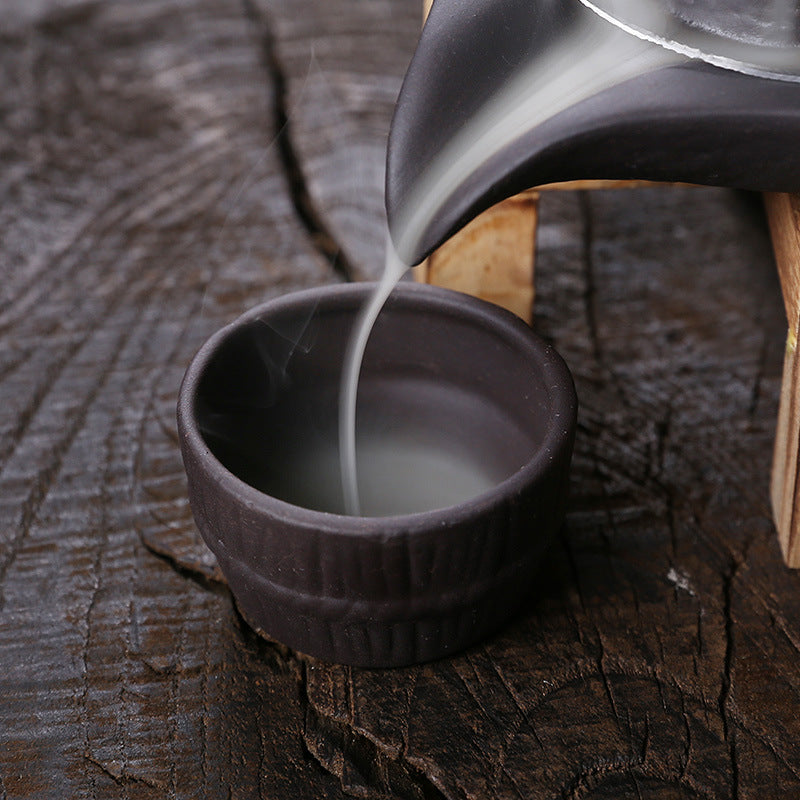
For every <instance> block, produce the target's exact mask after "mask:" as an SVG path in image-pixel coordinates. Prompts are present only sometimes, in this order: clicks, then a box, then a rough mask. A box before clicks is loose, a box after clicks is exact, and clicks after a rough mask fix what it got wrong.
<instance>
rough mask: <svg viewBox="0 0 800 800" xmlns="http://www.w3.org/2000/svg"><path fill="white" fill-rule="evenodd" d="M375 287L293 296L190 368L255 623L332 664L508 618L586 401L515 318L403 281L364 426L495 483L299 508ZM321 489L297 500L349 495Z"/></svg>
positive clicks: (195, 439) (191, 423)
mask: <svg viewBox="0 0 800 800" xmlns="http://www.w3.org/2000/svg"><path fill="white" fill-rule="evenodd" d="M369 291H370V286H369V285H364V284H360V285H346V286H331V287H324V288H320V289H312V290H310V291H305V292H299V293H296V294H291V295H287V296H285V297H282V298H280V299H277V300H274V301H272V302H269V303H267V304H265V305H263V306H260V307H258V308H255V309H253V310H252V311H250V312H248V313H247V314H245V315H244V316H242V317H241V318H240V319H238V320H237V321H236V322H234V323H232V324H231V325H229V326H228V327H226V328H224V329H222V330H221V331H219V332H218V333H217V334H215V335H214V336H212V337H211V339H209V341H208V342H207V343H206V344H205V345H204V346H203V347H202V348H201V350H200V351H199V352H198V354H197V355H196V356H195V358H194V360H193V361H192V363H191V365H190V366H189V369H188V371H187V373H186V376H185V378H184V381H183V384H182V386H181V391H180V398H179V402H178V426H179V432H180V443H181V450H182V453H183V459H184V464H185V467H186V473H187V475H188V479H189V499H190V502H191V506H192V511H193V513H194V517H195V520H196V522H197V526H198V528H199V530H200V533H201V534H202V536H203V538H204V540H205V541H206V543H207V544H208V546H209V547H210V548H211V550H212V551H213V552H214V554H215V555H216V557H217V559H218V561H219V564H220V567H221V568H222V571H223V572H224V574H225V576H226V578H227V580H228V582H229V584H230V588H231V590H232V592H233V594H234V596H235V598H236V600H237V603H238V605H239V607H240V609H241V611H242V612H243V614H244V616H245V617H246V618H247V620H248V621H249V622H250V623H251V624H252V625H253V626H254V627H255V628H256V629H258V630H259V631H260V632H262V633H264V634H266V635H268V636H269V637H271V638H274V639H277V640H278V641H280V642H282V643H284V644H286V645H289V646H290V647H292V648H294V649H296V650H299V651H301V652H303V653H306V654H308V655H311V656H315V657H318V658H321V659H324V660H328V661H333V662H338V663H345V664H353V665H360V666H371V667H377V666H401V665H406V664H411V663H416V662H421V661H427V660H430V659H434V658H439V657H441V656H444V655H446V654H450V653H454V652H456V651H458V650H460V649H462V648H464V647H466V646H467V645H469V644H472V643H473V642H476V641H477V640H479V639H480V638H482V637H484V636H485V635H487V634H489V633H490V632H492V631H494V630H496V629H497V628H498V627H499V626H500V625H501V624H502V623H504V622H505V621H506V620H507V619H508V618H509V617H510V616H511V615H512V614H513V613H514V612H515V611H516V610H517V609H518V608H519V605H520V603H521V601H522V600H523V599H524V598H525V596H526V595H527V594H528V592H529V591H530V590H531V588H532V586H534V585H535V573H536V570H537V567H538V565H539V562H540V560H541V557H542V553H543V551H544V550H545V548H546V546H547V544H548V542H549V540H550V539H551V537H552V535H553V533H554V532H555V531H556V530H557V529H558V527H559V525H560V524H561V522H562V519H563V515H564V506H565V495H566V490H567V482H568V472H569V464H570V459H571V455H572V444H573V437H574V431H575V421H576V409H577V401H576V397H575V389H574V386H573V382H572V378H571V376H570V373H569V371H568V369H567V367H566V365H565V364H564V362H563V360H562V359H561V357H560V356H559V355H558V354H557V353H556V352H555V350H554V349H553V348H552V347H551V346H550V345H548V344H546V343H545V342H543V341H542V340H541V339H540V338H538V337H537V336H536V335H535V334H534V333H533V332H532V331H531V330H530V329H529V328H528V327H527V326H526V325H525V324H523V323H522V322H521V321H520V320H518V319H517V318H516V317H514V316H513V315H512V314H510V313H508V312H505V311H503V310H501V309H498V308H496V307H495V306H491V305H489V304H487V303H484V302H482V301H479V300H476V299H474V298H471V297H468V296H466V295H462V294H458V293H455V292H449V291H445V290H439V289H433V288H432V287H428V286H416V285H414V284H410V283H402V284H401V285H400V286H398V288H397V289H396V290H395V292H394V293H393V294H392V296H391V297H390V299H389V301H388V303H387V304H386V307H385V308H384V310H383V311H382V312H381V314H380V316H379V318H378V322H377V324H376V326H375V329H374V330H373V333H372V336H371V338H370V341H369V344H368V347H367V352H366V356H365V360H364V364H363V368H362V373H361V382H360V384H359V396H358V397H359V405H358V429H359V433H360V434H364V435H367V436H370V437H372V439H373V441H381V437H384V436H385V437H387V441H389V440H392V441H394V439H393V438H392V437H396V436H397V435H398V434H401V435H402V436H403V437H404V440H414V441H417V442H424V443H425V444H426V446H427V445H434V446H436V447H439V448H441V449H442V450H444V451H448V452H451V453H452V454H453V455H454V457H455V458H456V459H457V460H460V459H464V460H465V462H469V463H471V464H473V465H474V466H476V467H479V468H480V469H481V470H483V471H484V473H485V474H486V475H489V476H490V477H491V483H492V485H491V486H490V488H488V489H486V490H484V491H481V492H480V493H479V494H478V495H477V496H474V497H470V498H469V499H466V500H464V501H462V502H459V503H457V504H455V505H450V506H449V507H446V508H438V509H435V510H431V511H417V512H414V513H406V514H403V513H401V514H395V515H393V516H383V517H378V516H375V517H369V516H362V517H355V516H347V515H345V514H343V513H333V512H332V511H331V510H318V509H317V510H315V509H314V508H310V507H304V503H305V499H306V498H307V497H308V496H309V495H308V491H307V489H308V487H307V486H304V484H305V483H306V482H307V480H306V479H307V477H308V474H309V473H314V472H315V471H316V465H314V464H311V463H310V462H309V463H306V464H305V466H304V464H303V457H302V454H304V453H305V454H311V453H315V452H323V451H324V448H325V447H327V448H328V450H329V451H330V450H333V451H334V452H335V451H336V445H335V441H336V435H337V434H336V431H337V410H338V392H339V380H340V372H341V367H342V361H343V356H344V351H345V348H346V344H347V339H348V336H349V334H350V331H351V328H352V326H353V322H354V320H355V318H356V315H357V313H358V311H359V309H360V308H361V306H362V304H363V303H364V301H365V299H366V298H367V296H368V294H369ZM320 448H322V450H321V449H320ZM298 454H301V455H298ZM308 458H313V456H308ZM372 477H374V476H372ZM336 480H338V477H337V478H336ZM339 490H340V486H339V485H338V484H337V486H336V491H335V492H333V494H335V495H337V496H338V493H339ZM312 494H313V493H312ZM323 494H324V493H323ZM319 495H320V493H319V492H317V493H316V495H314V496H312V497H311V498H310V499H311V502H308V503H305V505H306V506H310V505H314V504H322V507H323V508H333V509H334V510H335V511H338V510H339V508H338V507H337V506H336V503H337V502H338V501H337V500H336V498H334V499H333V500H330V501H327V500H325V498H322V499H320V496H319ZM398 500H399V502H400V508H402V498H398ZM326 503H329V505H327V506H326V505H325V504H326Z"/></svg>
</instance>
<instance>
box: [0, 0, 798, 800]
mask: <svg viewBox="0 0 800 800" xmlns="http://www.w3.org/2000/svg"><path fill="white" fill-rule="evenodd" d="M7 9H8V11H7V13H6V14H5V16H4V17H3V19H2V20H0V30H1V31H2V37H3V45H4V46H3V47H2V48H0V81H2V86H3V91H2V92H0V159H1V160H2V166H3V169H2V170H0V198H2V201H1V202H0V230H1V231H2V236H0V251H1V252H2V256H3V257H2V258H1V259H0V330H2V336H1V338H0V392H2V403H0V797H3V798H51V797H52V798H62V797H70V798H72V797H75V798H107V797H108V798H116V797H119V798H126V797H136V798H149V797H153V798H156V797H157V798H163V797H179V798H183V797H186V798H200V797H206V798H216V797H220V798H223V797H233V798H253V797H262V798H290V797H301V798H306V797H308V798H318V797H326V798H327V797H330V798H336V797H362V798H385V797H398V798H459V800H461V799H463V798H489V797H491V798H513V797H518V796H523V797H526V798H534V800H535V799H536V798H543V799H545V798H547V799H548V800H549V798H553V797H565V798H593V800H597V799H599V798H609V800H610V799H611V798H614V800H619V799H620V798H621V799H622V800H626V799H627V798H648V799H649V798H677V797H686V798H704V799H705V798H719V800H722V799H723V798H725V799H727V798H759V800H760V798H764V797H792V796H794V795H796V794H798V792H799V791H800V755H799V754H798V749H797V746H796V743H797V741H798V738H800V722H798V714H797V709H798V702H799V700H800V697H799V696H798V695H799V694H800V672H799V671H798V663H799V662H798V656H799V655H800V653H799V650H800V622H798V621H799V620H800V607H799V605H800V578H798V576H797V575H796V574H794V573H792V572H791V571H789V570H786V569H785V568H784V567H783V565H782V561H781V555H780V552H779V549H778V546H777V543H776V541H775V537H774V530H773V528H772V524H771V522H770V514H769V508H768V503H767V496H768V495H767V482H768V472H769V462H770V449H771V443H772V437H773V432H774V431H773V426H774V418H775V413H776V409H777V402H778V395H779V386H780V377H781V364H782V359H783V351H784V336H785V323H784V319H783V310H782V302H781V296H780V288H779V286H778V283H777V280H776V278H775V272H774V266H773V263H772V256H771V253H770V245H769V240H768V237H767V234H766V228H765V225H764V221H763V217H762V215H761V211H760V209H759V207H758V206H757V204H754V203H752V202H751V201H750V200H749V199H748V198H746V197H743V196H740V195H736V194H732V193H729V192H727V191H722V190H719V191H717V190H707V189H692V190H686V189H681V188H676V189H674V190H670V191H669V192H663V191H659V190H651V189H640V190H639V191H637V192H636V193H629V192H592V193H590V194H581V193H563V192H548V193H546V194H544V195H543V198H542V201H541V205H540V214H541V216H540V226H539V235H538V241H537V270H538V285H537V290H538V291H537V311H538V313H537V321H536V325H537V328H538V330H539V331H540V332H541V333H542V334H543V335H545V336H546V337H548V338H549V339H551V340H552V341H553V342H555V344H556V345H557V347H558V348H559V349H560V350H561V351H562V353H563V354H564V355H565V357H566V358H567V360H568V362H569V364H570V366H571V367H572V369H573V372H574V374H575V378H576V383H577V387H578V393H579V396H580V399H581V412H580V430H579V437H578V441H577V450H576V456H575V462H574V471H573V481H572V500H571V504H570V512H569V515H568V519H567V523H566V525H565V528H564V530H563V531H562V534H561V536H560V538H559V540H558V541H557V543H556V544H555V546H554V547H553V549H552V551H551V553H550V555H549V557H548V560H547V561H546V563H545V564H544V565H543V569H542V572H541V573H540V574H539V575H537V576H532V577H531V581H532V589H533V594H532V597H531V600H530V603H529V604H528V606H527V607H526V609H525V610H524V612H523V613H522V614H521V615H520V616H519V618H518V619H517V620H516V621H515V622H514V623H513V624H511V625H510V626H509V627H508V628H507V629H506V630H505V631H503V632H502V633H501V634H499V635H498V636H496V637H494V638H493V639H491V640H490V641H487V642H486V643H484V644H483V645H482V646H480V647H476V648H474V649H473V650H471V651H469V652H467V653H465V654H462V655H460V656H458V657H456V658H453V659H448V660H446V661H442V662H438V663H435V664H429V665H423V666H419V667H415V668H412V669H407V670H397V671H391V672H387V671H363V670H355V669H344V668H340V667H335V666H330V665H325V664H321V663H319V662H314V661H311V660H308V659H305V658H303V657H301V656H298V655H297V654H293V653H291V652H289V651H287V650H286V649H285V648H282V647H280V646H279V645H276V644H271V643H269V642H265V641H263V640H261V639H260V638H259V637H257V636H256V635H255V634H254V633H252V632H251V631H250V630H249V628H247V626H246V625H245V624H244V623H243V622H242V621H241V619H240V618H239V616H238V615H237V613H236V610H235V606H234V604H233V601H232V600H231V597H230V595H229V593H228V591H227V588H226V587H225V586H224V584H222V583H220V582H219V580H218V577H219V575H218V573H217V572H216V565H215V564H214V562H213V560H212V559H210V558H209V557H208V554H207V553H206V552H205V551H204V550H203V549H202V548H201V546H200V545H199V543H198V541H197V539H196V534H195V533H194V529H193V526H192V524H191V521H190V517H189V511H188V507H187V504H186V500H185V488H184V484H183V476H182V469H181V465H180V459H179V456H178V452H177V447H176V444H175V440H174V436H175V431H174V422H173V419H174V402H175V396H176V393H177V387H178V383H179V380H180V376H181V374H182V371H183V369H184V368H185V365H186V363H187V361H188V359H189V358H190V356H191V354H192V352H193V351H194V349H195V348H196V347H197V346H198V345H199V343H200V342H201V341H202V340H203V338H205V336H207V335H208V333H209V332H210V331H211V330H213V329H215V328H216V327H218V326H219V325H221V324H223V323H224V322H225V321H227V320H229V319H231V318H232V317H233V316H235V315H236V314H238V313H239V312H240V311H242V310H244V309H245V308H247V307H249V306H252V305H254V304H255V303H256V302H258V301H259V300H261V299H263V298H265V297H269V296H272V295H276V294H279V293H283V292H287V291H291V290H292V289H295V288H299V287H302V286H308V285H313V284H318V283H321V282H329V281H337V280H341V279H342V275H341V273H340V271H338V268H337V266H336V265H335V264H334V265H332V264H331V249H330V247H329V244H330V240H333V241H334V243H336V244H337V246H340V247H341V248H342V250H344V251H346V252H347V254H348V259H349V263H350V264H351V265H353V270H354V271H355V272H357V273H358V274H359V275H360V274H364V275H366V274H368V272H369V270H370V269H371V267H370V264H371V263H372V258H373V257H372V256H369V255H368V254H369V253H374V252H377V250H378V249H379V248H378V245H379V238H380V237H379V236H378V235H377V234H378V231H379V229H380V227H381V226H382V225H383V224H384V223H383V218H382V216H381V213H382V212H381V209H382V203H381V202H380V196H379V195H380V193H379V190H378V189H377V188H374V190H373V191H371V192H369V193H368V192H366V191H364V192H363V193H361V194H359V196H358V197H357V198H356V202H353V203H352V204H348V203H342V208H338V207H337V205H336V202H335V198H336V197H337V196H350V195H348V194H347V193H348V192H351V191H352V190H353V187H354V186H359V187H366V186H367V185H372V184H371V183H370V182H372V181H375V180H376V179H377V171H374V170H376V169H377V168H376V166H375V165H377V164H379V163H380V162H379V155H378V153H379V151H380V148H381V147H382V146H383V142H384V141H385V130H386V129H385V126H386V125H388V113H389V112H390V110H391V108H390V106H391V102H390V100H389V95H390V89H389V87H393V89H392V91H393V90H394V88H396V87H397V86H399V81H400V78H401V75H402V70H403V67H404V64H405V62H406V61H407V59H408V56H409V55H410V48H411V44H412V43H413V38H414V36H415V34H416V30H417V29H418V26H419V19H418V12H419V2H418V0H408V2H405V0H391V2H390V0H376V2H374V3H373V2H370V3H365V2H361V1H360V0H347V1H345V0H329V2H326V3H325V4H320V3H312V2H310V0H309V1H308V2H301V1H300V0H298V1H297V2H293V3H289V2H288V0H287V2H285V3H284V2H277V0H276V2H268V0H262V1H261V2H260V3H259V5H258V6H257V7H255V8H253V7H250V6H249V5H247V4H238V3H236V2H233V0H229V1H226V0H213V2H212V0H180V1H178V0H175V1H174V2H166V0H149V1H148V2H139V1H137V0H119V2H116V3H113V4H112V3H108V4H106V3H86V2H62V3H55V2H53V3H48V2H44V0H43V1H42V2H40V3H37V4H32V3H26V2H22V0H14V2H13V3H9V4H8V6H7ZM4 10H6V9H5V7H4ZM267 42H270V43H271V45H272V46H273V47H274V52H273V55H274V60H273V61H270V60H269V59H268V58H267V57H266V55H265V46H266V43H267ZM312 50H313V51H314V52H315V53H316V59H317V64H318V65H319V71H320V75H319V81H320V85H322V84H323V82H324V84H325V85H327V86H335V87H336V91H335V92H333V93H331V92H320V93H316V92H308V91H306V92H303V91H302V86H303V84H304V81H305V80H306V78H307V75H308V63H309V61H310V59H311V55H310V54H311V52H312ZM323 79H324V81H323ZM276 86H277V87H281V86H282V87H283V90H284V92H285V95H284V96H283V97H282V99H281V100H280V102H278V99H277V98H276V97H275V91H276ZM326 97H327V98H329V99H328V100H327V101H325V102H323V101H324V99H325V98H326ZM331 97H332V98H334V100H331V99H330V98H331ZM381 98H383V99H381ZM377 101H379V102H377ZM320 104H321V105H320ZM332 106H336V107H337V108H338V111H337V113H338V114H339V115H340V116H339V122H338V123H331V121H330V118H329V116H327V115H328V113H329V110H330V108H331V107H332ZM281 108H283V109H284V111H285V112H286V114H285V116H286V118H287V119H288V120H289V128H288V131H289V134H290V136H289V143H288V144H289V146H290V148H291V153H289V154H288V155H289V156H291V155H292V154H293V155H294V163H295V165H297V164H299V165H300V166H301V167H302V170H301V174H300V175H299V176H298V175H297V174H294V173H293V171H292V158H291V157H289V158H288V159H287V153H286V151H282V150H281V148H280V147H278V146H275V145H274V142H275V138H276V134H277V127H278V126H279V125H280V124H281V114H280V113H279V112H280V109H281ZM370 120H371V121H372V124H371V125H370V124H368V122H369V121H370ZM284 121H285V120H284ZM362 124H364V125H365V129H364V130H362V129H361V127H360V126H361V125H362ZM357 129H358V130H359V131H360V133H359V134H358V135H357V136H356V135H354V134H353V133H352V132H353V131H355V130H357ZM379 129H380V130H379ZM328 132H330V133H331V134H333V135H328ZM348 133H349V134H351V135H347V134H348ZM343 134H345V135H343ZM362 155H363V164H365V165H370V166H369V169H366V168H365V170H364V171H363V172H360V171H359V172H358V174H357V175H354V170H353V169H351V166H350V165H352V163H353V161H352V158H354V157H355V158H356V159H358V158H359V157H360V156H362ZM367 173H369V175H370V176H371V177H367ZM304 207H305V208H304ZM309 210H310V212H311V213H307V212H309ZM145 542H147V546H146V545H145ZM150 548H153V549H150ZM154 549H155V550H158V551H159V553H160V555H159V554H156V553H154V552H153V550H154Z"/></svg>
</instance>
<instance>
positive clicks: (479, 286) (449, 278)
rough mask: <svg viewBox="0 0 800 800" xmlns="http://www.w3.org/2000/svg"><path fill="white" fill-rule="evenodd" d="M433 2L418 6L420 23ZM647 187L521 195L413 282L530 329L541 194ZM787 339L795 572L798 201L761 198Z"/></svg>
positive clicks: (782, 495)
mask: <svg viewBox="0 0 800 800" xmlns="http://www.w3.org/2000/svg"><path fill="white" fill-rule="evenodd" d="M432 5H433V0H423V13H424V17H425V18H426V17H427V16H428V12H429V11H430V9H431V6H432ZM643 185H647V182H646V181H573V182H570V183H559V184H550V185H547V186H540V187H537V188H536V189H531V190H529V191H527V192H523V193H522V194H520V195H517V196H516V197H512V198H509V199H508V200H504V201H503V202H502V203H499V204H498V205H496V206H494V207H493V208H491V209H489V210H488V211H486V212H485V213H484V214H481V216H479V217H478V218H477V219H475V220H473V221H472V222H471V223H470V224H469V225H467V226H466V227H465V228H464V229H463V230H461V231H460V232H459V233H457V234H456V235H455V236H454V237H453V238H452V239H450V240H449V241H448V242H446V243H445V244H444V245H442V247H440V248H439V249H438V250H437V251H436V252H435V253H433V254H432V255H431V256H430V257H429V258H428V259H427V261H425V262H423V263H422V264H421V265H420V266H419V267H417V268H416V270H415V276H416V278H417V280H419V281H422V282H423V283H431V284H434V285H436V286H446V287H448V288H450V289H457V290H459V291H462V292H467V293H469V294H472V295H475V296H476V297H481V298H483V299H484V300H489V301H491V302H493V303H496V304H497V305H500V306H502V307H503V308H507V309H508V310H509V311H513V312H514V313H515V314H516V315H517V316H519V317H521V318H522V319H524V320H525V321H526V322H528V323H531V322H532V320H533V301H534V297H535V288H534V267H535V259H536V226H537V223H538V204H539V196H540V193H541V192H542V191H549V190H561V191H563V190H570V189H571V190H575V189H609V188H635V187H636V186H643ZM764 203H765V206H766V210H767V217H768V219H769V226H770V232H771V234H772V243H773V247H774V248H775V260H776V263H777V266H778V275H779V276H780V282H781V288H782V291H783V302H784V305H785V307H786V318H787V320H788V323H789V332H788V335H787V338H786V355H785V358H784V363H783V380H782V384H781V399H780V407H779V410H778V425H777V430H776V433H775V448H774V455H773V461H772V476H771V490H770V491H771V499H772V515H773V519H774V521H775V527H776V528H777V530H778V539H779V541H780V544H781V550H782V552H783V558H784V560H785V562H786V564H787V565H788V566H789V567H792V568H795V569H797V568H800V479H799V478H800V475H799V473H800V469H798V460H799V459H800V356H798V339H799V338H800V195H789V194H774V193H773V194H765V195H764Z"/></svg>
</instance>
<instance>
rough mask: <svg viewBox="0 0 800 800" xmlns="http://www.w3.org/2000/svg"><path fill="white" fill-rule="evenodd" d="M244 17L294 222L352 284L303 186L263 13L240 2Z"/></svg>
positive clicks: (282, 78) (283, 85)
mask: <svg viewBox="0 0 800 800" xmlns="http://www.w3.org/2000/svg"><path fill="white" fill-rule="evenodd" d="M241 3H242V7H243V9H244V13H245V16H246V17H247V18H248V19H249V20H250V21H251V22H253V23H255V24H256V25H257V26H258V28H259V29H260V31H261V52H262V63H263V65H264V67H265V69H266V71H267V74H268V76H269V79H270V81H271V84H272V87H273V95H272V97H273V99H272V113H273V119H274V124H275V130H276V131H277V134H276V137H275V145H276V147H277V150H278V154H279V156H280V163H281V165H282V167H283V172H284V176H285V178H286V182H287V185H288V189H289V195H290V197H291V200H292V205H293V207H294V210H295V213H296V214H297V218H298V219H299V221H300V222H301V224H302V225H303V227H304V228H305V230H306V232H307V233H308V236H309V238H310V240H311V242H312V244H313V245H314V247H315V248H316V249H317V251H318V252H319V253H320V255H321V256H322V257H323V258H324V259H325V260H326V261H327V262H328V264H330V266H331V269H333V270H334V271H335V272H336V273H337V274H338V275H339V276H340V277H342V278H343V279H344V280H346V281H353V280H355V274H356V273H355V270H354V268H353V265H352V264H350V262H349V260H348V258H347V255H346V254H345V252H344V249H343V248H342V247H340V246H339V244H338V242H337V241H336V239H335V237H334V236H333V234H332V233H331V232H330V230H329V229H328V227H327V225H326V224H325V222H324V220H323V219H322V216H321V215H320V214H319V213H318V211H317V209H316V206H315V204H314V200H313V198H312V195H311V191H310V190H309V187H308V184H307V182H306V178H305V173H304V172H303V168H302V165H301V163H300V158H299V157H298V154H297V152H296V151H295V147H294V142H293V139H292V120H291V114H290V113H289V109H288V99H287V98H288V87H287V81H286V74H285V72H284V69H283V66H282V64H281V61H280V58H279V57H278V52H277V47H276V45H275V37H274V36H273V33H272V28H271V24H270V21H269V18H268V15H267V12H266V11H264V10H260V9H258V8H257V7H256V5H255V3H254V2H253V0H241Z"/></svg>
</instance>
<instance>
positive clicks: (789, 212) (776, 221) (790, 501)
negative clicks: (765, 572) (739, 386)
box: [764, 194, 800, 568]
mask: <svg viewBox="0 0 800 800" xmlns="http://www.w3.org/2000/svg"><path fill="white" fill-rule="evenodd" d="M764 203H765V206H766V209H767V217H768V219H769V225H770V231H771V233H772V243H773V246H774V248H775V261H776V263H777V266H778V275H779V276H780V281H781V289H782V290H783V302H784V305H785V307H786V317H787V320H788V322H789V333H788V336H787V338H786V355H785V357H784V362H783V383H782V385H781V399H780V408H779V410H778V426H777V430H776V433H775V453H774V457H773V461H772V487H771V495H772V513H773V516H774V519H775V527H776V528H777V529H778V538H779V540H780V543H781V550H782V551H783V557H784V560H785V561H786V564H787V565H788V566H790V567H794V568H797V567H800V485H799V484H798V457H800V403H798V399H799V398H800V357H798V352H797V345H798V335H800V195H789V194H767V195H765V196H764Z"/></svg>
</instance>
